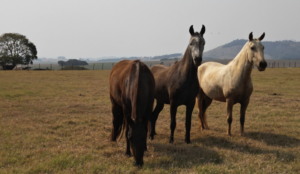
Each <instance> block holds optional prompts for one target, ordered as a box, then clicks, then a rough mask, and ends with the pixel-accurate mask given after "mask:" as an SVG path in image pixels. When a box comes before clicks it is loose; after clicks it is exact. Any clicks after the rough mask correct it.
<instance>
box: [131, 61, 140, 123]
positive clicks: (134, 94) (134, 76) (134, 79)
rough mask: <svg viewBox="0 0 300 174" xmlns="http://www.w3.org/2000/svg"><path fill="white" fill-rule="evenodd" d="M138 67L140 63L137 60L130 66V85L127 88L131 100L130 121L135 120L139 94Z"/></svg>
mask: <svg viewBox="0 0 300 174" xmlns="http://www.w3.org/2000/svg"><path fill="white" fill-rule="evenodd" d="M140 67H141V62H140V61H139V60H135V61H134V63H133V64H132V65H131V72H130V77H129V78H130V83H131V84H132V85H130V88H129V90H130V91H129V96H128V98H130V100H131V108H132V109H131V119H137V118H136V117H137V113H136V111H137V100H138V92H139V77H140Z"/></svg>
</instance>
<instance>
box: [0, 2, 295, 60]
mask: <svg viewBox="0 0 300 174" xmlns="http://www.w3.org/2000/svg"><path fill="white" fill-rule="evenodd" d="M0 4H1V5H0V15H1V19H0V21H1V22H0V24H1V25H0V35H2V34H4V33H19V34H22V35H25V36H27V38H28V39H29V40H30V41H31V42H33V43H34V44H35V45H36V47H37V50H38V57H47V58H56V57H58V56H65V57H66V58H99V57H107V56H116V57H130V56H157V55H164V54H172V53H184V51H185V49H186V48H187V45H188V42H189V38H190V34H189V27H190V26H191V25H193V26H194V30H195V31H200V30H201V27H202V25H205V27H206V33H205V34H204V38H205V40H206V45H205V51H209V50H211V49H214V48H216V47H218V46H221V45H223V44H226V43H228V42H231V41H232V40H235V39H248V35H249V33H250V32H253V35H254V37H255V38H257V37H259V36H260V35H261V34H262V33H263V32H265V33H266V36H265V39H264V40H265V41H277V40H295V41H300V22H299V21H300V20H299V17H300V1H299V0H268V1H267V0H251V1H250V0H248V1H244V0H180V1H179V0H122V1H121V0H85V1H84V0H52V1H50V0H0Z"/></svg>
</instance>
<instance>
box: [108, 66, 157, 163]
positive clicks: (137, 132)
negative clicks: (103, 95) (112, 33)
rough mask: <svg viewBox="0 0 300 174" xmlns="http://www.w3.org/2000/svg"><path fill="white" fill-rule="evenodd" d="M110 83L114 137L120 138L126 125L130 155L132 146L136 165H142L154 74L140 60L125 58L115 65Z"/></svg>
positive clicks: (127, 149)
mask: <svg viewBox="0 0 300 174" xmlns="http://www.w3.org/2000/svg"><path fill="white" fill-rule="evenodd" d="M109 86H110V88H109V89H110V92H109V93H110V100H111V104H112V113H113V119H112V122H113V128H112V131H111V141H116V139H117V137H118V136H119V135H120V134H121V132H122V131H123V130H124V129H126V133H125V134H126V144H127V147H126V155H128V156H131V151H130V148H131V150H132V152H133V156H134V159H135V165H138V166H142V165H143V163H144V162H143V156H144V151H146V150H147V132H148V127H147V125H148V121H149V119H150V115H151V112H152V109H153V102H154V86H155V82H154V78H153V75H152V73H151V71H150V70H149V68H148V67H147V66H146V65H145V64H144V63H142V62H140V61H139V60H134V61H131V60H122V61H120V62H119V63H117V64H116V65H115V66H114V67H113V68H112V70H111V73H110V78H109Z"/></svg>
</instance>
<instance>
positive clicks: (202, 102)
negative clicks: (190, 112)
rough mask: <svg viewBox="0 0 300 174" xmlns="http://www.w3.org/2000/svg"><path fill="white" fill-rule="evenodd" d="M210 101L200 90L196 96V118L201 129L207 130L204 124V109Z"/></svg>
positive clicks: (205, 123)
mask: <svg viewBox="0 0 300 174" xmlns="http://www.w3.org/2000/svg"><path fill="white" fill-rule="evenodd" d="M211 102H212V100H211V99H210V98H208V97H207V96H206V95H205V94H204V92H203V91H202V90H201V89H200V91H199V93H198V96H197V98H196V103H197V109H198V118H199V121H200V123H201V128H202V130H203V129H208V125H207V122H206V114H205V112H206V109H207V108H208V106H209V105H210V104H211Z"/></svg>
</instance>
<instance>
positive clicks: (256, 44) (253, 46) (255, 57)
mask: <svg viewBox="0 0 300 174" xmlns="http://www.w3.org/2000/svg"><path fill="white" fill-rule="evenodd" d="M264 37H265V33H263V34H262V35H261V36H260V37H259V38H257V39H254V38H253V35H252V32H251V33H250V34H249V41H248V42H247V46H246V47H247V48H246V49H247V57H248V60H249V62H252V63H253V64H254V65H255V66H256V67H257V69H258V70H259V71H264V70H265V69H266V67H267V62H266V61H265V58H264V48H265V47H264V46H263V44H262V43H261V42H260V41H262V40H263V39H264Z"/></svg>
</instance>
